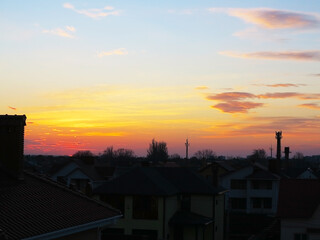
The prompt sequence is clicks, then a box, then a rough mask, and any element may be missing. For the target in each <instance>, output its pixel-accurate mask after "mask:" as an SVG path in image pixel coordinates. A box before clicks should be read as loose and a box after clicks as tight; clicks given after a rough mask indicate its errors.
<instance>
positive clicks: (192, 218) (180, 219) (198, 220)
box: [169, 211, 213, 226]
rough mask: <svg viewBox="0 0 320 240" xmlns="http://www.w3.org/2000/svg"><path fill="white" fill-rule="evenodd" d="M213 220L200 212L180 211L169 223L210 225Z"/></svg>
mask: <svg viewBox="0 0 320 240" xmlns="http://www.w3.org/2000/svg"><path fill="white" fill-rule="evenodd" d="M212 222H213V219H212V218H209V217H205V216H202V215H200V214H196V213H193V212H190V211H178V212H176V213H175V214H174V215H173V216H172V217H171V218H170V221H169V225H182V226H185V225H208V224H210V223H212Z"/></svg>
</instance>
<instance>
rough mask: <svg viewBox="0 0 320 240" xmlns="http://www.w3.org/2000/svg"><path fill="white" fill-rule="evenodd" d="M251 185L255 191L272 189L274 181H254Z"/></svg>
mask: <svg viewBox="0 0 320 240" xmlns="http://www.w3.org/2000/svg"><path fill="white" fill-rule="evenodd" d="M251 185H252V188H253V189H272V181H270V180H253V181H252V182H251Z"/></svg>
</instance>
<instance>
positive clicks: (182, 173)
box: [93, 167, 224, 196]
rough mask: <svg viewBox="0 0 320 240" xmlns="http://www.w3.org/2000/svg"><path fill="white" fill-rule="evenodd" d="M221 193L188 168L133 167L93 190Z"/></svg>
mask: <svg viewBox="0 0 320 240" xmlns="http://www.w3.org/2000/svg"><path fill="white" fill-rule="evenodd" d="M221 191H224V189H223V188H221V187H218V188H216V187H213V186H212V185H210V184H209V183H208V182H207V181H206V180H205V179H204V178H202V176H199V175H198V174H196V173H195V172H193V171H191V170H189V169H187V168H165V167H136V168H133V169H132V170H131V171H129V172H127V173H125V174H123V175H121V176H119V177H117V178H114V179H112V180H110V181H109V182H106V183H105V184H103V185H101V186H99V187H97V188H96V189H94V190H93V192H94V193H97V194H120V195H155V196H170V195H175V194H183V193H185V194H203V195H213V194H219V193H220V192H221Z"/></svg>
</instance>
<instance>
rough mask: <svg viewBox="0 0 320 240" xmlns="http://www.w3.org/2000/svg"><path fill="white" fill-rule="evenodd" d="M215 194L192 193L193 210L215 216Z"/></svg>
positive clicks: (204, 214)
mask: <svg viewBox="0 0 320 240" xmlns="http://www.w3.org/2000/svg"><path fill="white" fill-rule="evenodd" d="M213 198H214V197H213V196H204V195H192V196H191V208H190V210H191V212H193V213H197V214H200V215H202V216H206V217H213V216H212V215H213V203H214V199H213Z"/></svg>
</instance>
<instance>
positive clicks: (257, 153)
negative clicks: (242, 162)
mask: <svg viewBox="0 0 320 240" xmlns="http://www.w3.org/2000/svg"><path fill="white" fill-rule="evenodd" d="M247 158H248V160H250V161H253V162H255V161H259V160H264V159H266V158H267V154H266V151H265V150H264V149H263V148H259V149H254V150H253V151H252V154H251V155H249V156H248V157H247Z"/></svg>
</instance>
